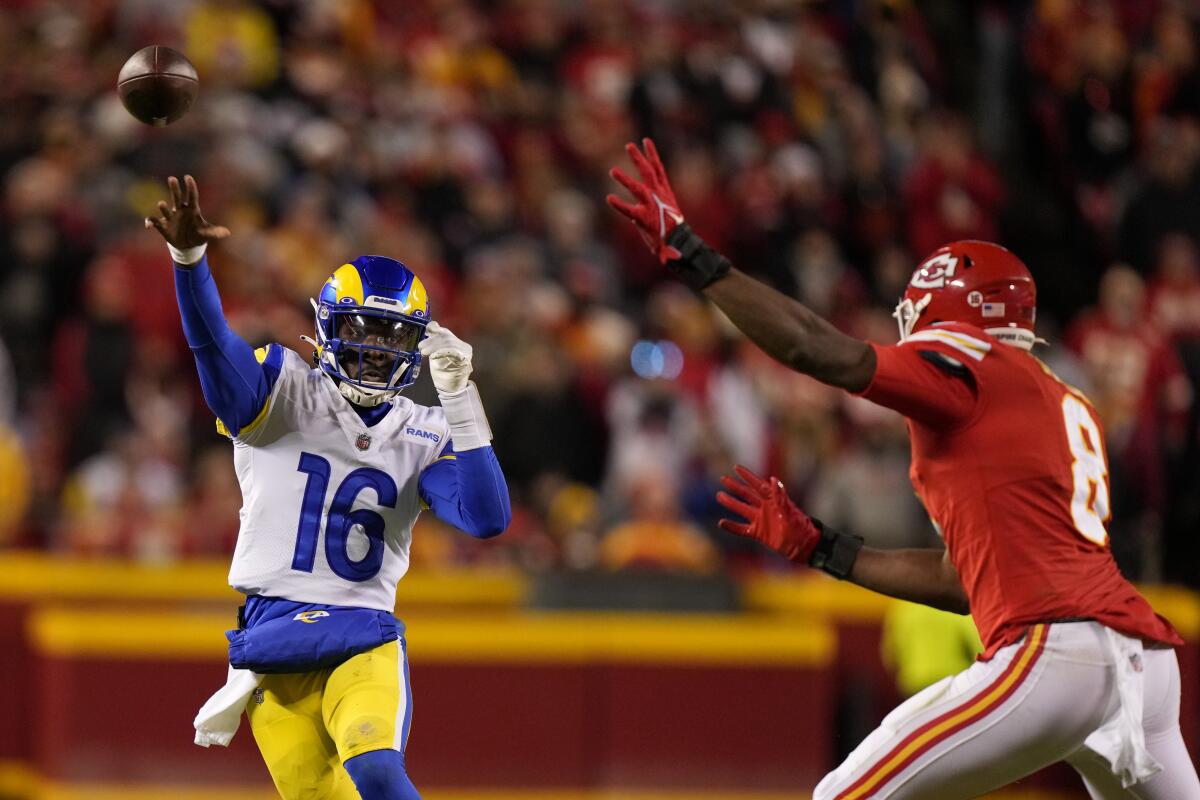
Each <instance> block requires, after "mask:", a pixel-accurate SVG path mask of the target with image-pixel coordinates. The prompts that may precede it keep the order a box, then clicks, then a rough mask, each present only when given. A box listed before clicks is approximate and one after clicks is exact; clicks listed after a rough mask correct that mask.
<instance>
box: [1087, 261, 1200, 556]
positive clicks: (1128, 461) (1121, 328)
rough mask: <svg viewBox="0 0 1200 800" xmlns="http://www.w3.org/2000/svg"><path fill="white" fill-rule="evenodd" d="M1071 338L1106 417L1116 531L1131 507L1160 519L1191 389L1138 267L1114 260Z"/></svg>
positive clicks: (1179, 443)
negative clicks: (1156, 319) (1148, 304)
mask: <svg viewBox="0 0 1200 800" xmlns="http://www.w3.org/2000/svg"><path fill="white" fill-rule="evenodd" d="M1067 343H1068V346H1069V347H1071V349H1072V350H1074V351H1075V352H1076V353H1077V354H1079V357H1080V359H1081V360H1082V362H1083V365H1084V368H1085V370H1086V371H1087V373H1088V376H1089V378H1090V380H1091V383H1092V386H1093V391H1092V395H1091V399H1092V402H1093V404H1094V405H1095V407H1096V410H1097V411H1098V412H1099V414H1100V417H1101V419H1102V420H1103V422H1104V431H1105V438H1106V443H1107V445H1108V459H1109V466H1110V470H1111V475H1112V478H1111V480H1110V485H1111V487H1112V491H1113V494H1114V499H1113V503H1112V507H1113V511H1114V520H1113V527H1114V533H1118V534H1119V533H1120V532H1121V530H1120V529H1121V527H1122V524H1123V523H1124V522H1125V520H1123V519H1122V517H1123V516H1124V515H1127V514H1129V513H1130V512H1131V511H1132V512H1134V513H1135V514H1139V513H1142V512H1144V513H1146V514H1150V515H1153V519H1154V520H1157V518H1158V517H1160V516H1161V514H1162V513H1163V511H1164V510H1165V508H1164V506H1165V500H1166V480H1165V472H1166V465H1167V456H1168V453H1169V452H1171V451H1174V450H1176V449H1178V448H1179V446H1180V445H1181V444H1182V442H1181V441H1180V438H1181V436H1182V434H1183V431H1184V429H1185V426H1186V424H1187V415H1188V411H1189V407H1190V405H1191V400H1192V395H1191V387H1190V386H1189V384H1188V381H1187V377H1186V376H1185V374H1184V372H1183V368H1182V366H1181V364H1180V362H1179V358H1178V356H1177V355H1176V354H1175V352H1174V350H1172V349H1171V348H1170V346H1169V344H1168V342H1167V340H1166V339H1165V338H1163V336H1162V335H1161V334H1160V333H1159V332H1158V331H1157V330H1155V328H1154V326H1153V325H1152V324H1151V323H1150V320H1149V318H1148V316H1147V315H1146V313H1145V285H1144V283H1143V282H1142V279H1141V278H1140V277H1139V276H1138V274H1137V273H1136V272H1134V271H1133V270H1132V269H1130V268H1129V267H1127V266H1124V265H1115V266H1112V267H1110V268H1109V269H1108V271H1107V272H1105V274H1104V277H1103V278H1102V279H1101V282H1100V302H1099V305H1098V306H1097V308H1095V309H1091V310H1088V311H1085V312H1083V313H1082V314H1081V315H1080V316H1079V318H1078V319H1077V320H1076V321H1075V323H1074V324H1073V325H1072V326H1071V328H1070V330H1069V331H1068V333H1067ZM1131 501H1132V502H1131ZM1151 524H1154V523H1151ZM1139 527H1140V525H1139ZM1118 539H1119V536H1118V537H1115V538H1114V543H1118Z"/></svg>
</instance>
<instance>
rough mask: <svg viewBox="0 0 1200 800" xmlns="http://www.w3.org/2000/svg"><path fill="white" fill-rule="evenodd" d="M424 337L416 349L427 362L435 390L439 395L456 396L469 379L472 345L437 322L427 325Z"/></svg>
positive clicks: (465, 386)
mask: <svg viewBox="0 0 1200 800" xmlns="http://www.w3.org/2000/svg"><path fill="white" fill-rule="evenodd" d="M425 334H426V335H425V338H424V339H422V340H421V342H420V343H419V344H418V345H417V349H418V350H420V351H421V355H422V356H424V357H425V360H426V361H428V362H429V375H430V377H432V378H433V385H434V387H436V388H437V391H438V394H439V395H443V394H458V393H459V392H461V391H462V390H463V389H465V388H467V379H468V378H470V377H471V355H472V353H473V351H472V349H471V345H469V344H467V343H466V342H464V341H463V340H462V339H460V338H458V337H457V336H455V335H454V334H453V333H451V332H450V329H449V328H444V327H442V326H441V325H439V324H438V323H436V322H430V323H429V325H428V327H426V328H425Z"/></svg>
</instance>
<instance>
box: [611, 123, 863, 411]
mask: <svg viewBox="0 0 1200 800" xmlns="http://www.w3.org/2000/svg"><path fill="white" fill-rule="evenodd" d="M642 145H643V147H644V148H645V150H646V152H645V154H644V155H643V154H642V152H641V151H639V150H638V148H637V146H636V145H634V144H632V143H630V144H628V145H626V147H625V150H626V152H627V153H628V154H629V157H630V159H632V161H633V163H634V166H635V167H637V170H638V173H639V174H640V176H641V180H640V181H639V180H636V179H634V178H632V177H630V176H629V175H627V174H625V172H623V171H622V170H621V169H620V168H619V167H614V168H613V169H612V170H611V171H610V173H609V174H611V175H612V177H613V179H614V180H616V181H617V182H618V183H620V184H621V185H622V186H624V187H625V188H626V189H628V190H629V193H630V194H632V195H633V197H634V199H635V200H636V201H637V202H636V203H627V202H625V201H624V200H622V199H620V198H619V197H617V196H616V195H611V194H610V195H609V196H608V198H607V199H608V204H609V205H610V206H612V207H613V208H614V209H615V210H617V211H618V212H620V213H621V214H624V215H625V216H626V217H628V218H629V219H630V220H631V221H632V222H633V223H634V225H635V226H637V229H638V232H639V233H640V234H641V235H642V238H643V239H645V241H646V244H647V245H648V246H649V247H650V249H651V250H652V251H653V252H654V253H655V254H656V255H657V256H658V258H659V260H660V261H662V263H663V264H665V265H666V267H667V269H669V270H670V271H671V272H672V273H673V274H675V276H676V277H678V278H679V279H680V280H682V281H683V282H685V283H687V284H688V285H689V286H691V287H692V288H693V289H695V290H697V291H700V292H703V293H704V295H705V297H707V298H708V299H710V300H712V301H713V302H714V303H715V304H716V305H717V307H718V308H720V309H721V310H722V311H724V312H725V314H726V315H727V316H728V317H729V319H730V320H731V321H732V322H733V324H734V325H736V326H737V327H738V328H739V329H741V331H742V332H743V333H745V334H746V335H747V336H748V337H749V338H750V340H751V341H753V342H754V343H755V344H756V345H758V346H759V347H761V348H762V349H763V351H764V352H766V353H767V354H768V355H770V356H772V357H773V358H775V359H777V360H779V361H781V362H783V363H784V364H786V365H788V366H789V367H791V368H792V369H794V370H797V371H798V372H803V373H805V374H807V375H811V376H812V377H814V378H816V379H817V380H819V381H822V382H824V383H827V384H829V385H831V386H837V387H840V388H843V389H848V390H850V391H852V392H860V391H862V390H863V389H866V388H867V386H868V384H870V382H871V377H872V376H873V375H874V374H875V353H874V351H873V350H872V349H871V347H870V345H868V344H867V343H866V342H864V341H861V340H859V339H855V338H854V337H851V336H847V335H846V334H844V333H842V332H841V331H839V330H838V329H837V328H835V327H834V326H833V325H831V324H830V323H829V322H827V321H826V320H824V319H822V318H821V317H819V316H818V315H816V314H814V313H813V312H812V311H811V310H809V309H808V308H806V307H805V306H804V305H803V304H801V303H799V302H797V301H796V300H793V299H792V298H790V297H788V296H787V295H785V294H783V293H782V292H778V291H776V290H775V289H772V288H771V287H769V286H767V285H766V284H764V283H761V282H760V281H757V280H755V279H753V278H751V277H750V276H749V275H746V274H745V273H743V272H741V271H739V270H737V269H735V268H734V267H733V265H731V264H730V263H729V261H728V260H727V259H726V258H725V257H724V256H722V255H721V254H720V253H717V252H716V251H715V250H713V249H712V248H710V247H709V246H708V245H707V244H705V243H704V241H703V240H702V239H701V238H700V237H699V236H697V235H696V234H695V233H694V232H693V231H692V229H691V228H690V227H689V226H688V225H687V223H686V222H684V220H683V213H682V212H681V211H680V210H679V203H678V201H676V199H675V194H674V192H673V191H672V190H671V185H670V183H669V182H668V180H667V173H666V169H665V168H664V167H663V165H662V160H661V159H660V158H659V156H658V151H657V149H656V148H655V146H654V142H653V141H651V140H650V139H644V140H642Z"/></svg>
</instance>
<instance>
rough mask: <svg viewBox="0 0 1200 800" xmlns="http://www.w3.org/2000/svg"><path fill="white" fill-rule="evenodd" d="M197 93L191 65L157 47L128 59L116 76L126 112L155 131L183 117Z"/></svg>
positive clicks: (144, 50) (149, 48) (167, 50)
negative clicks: (152, 127) (151, 126)
mask: <svg viewBox="0 0 1200 800" xmlns="http://www.w3.org/2000/svg"><path fill="white" fill-rule="evenodd" d="M199 91H200V79H199V77H198V76H197V75H196V68H195V67H194V66H192V62H190V61H188V60H187V57H186V56H184V55H183V53H180V52H179V51H178V50H172V49H171V48H170V47H163V46H162V45H157V44H155V45H150V46H149V47H143V48H142V49H141V50H138V51H137V52H136V53H134V54H133V55H132V56H130V58H129V60H128V61H126V62H125V66H123V67H121V73H120V74H119V75H118V76H117V93H118V94H119V95H120V96H121V102H122V103H123V104H124V105H125V110H126V111H128V112H129V113H130V114H132V115H133V116H134V117H136V118H137V119H139V120H141V121H142V122H144V123H146V124H147V125H153V126H155V127H156V128H161V127H163V126H164V125H169V124H170V123H172V122H174V121H175V120H177V119H179V118H180V117H182V116H183V115H184V114H186V113H187V111H188V109H189V108H191V107H192V103H193V102H195V100H196V94H197V92H199Z"/></svg>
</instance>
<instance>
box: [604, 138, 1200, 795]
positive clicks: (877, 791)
mask: <svg viewBox="0 0 1200 800" xmlns="http://www.w3.org/2000/svg"><path fill="white" fill-rule="evenodd" d="M643 146H644V148H645V153H642V152H641V151H639V150H638V148H637V147H636V146H635V145H632V144H631V145H629V146H628V147H627V150H628V153H629V156H630V158H631V159H632V160H633V163H634V165H635V166H636V167H637V170H638V172H639V174H640V176H641V179H640V180H638V179H635V178H633V177H631V176H629V175H628V174H626V173H624V172H623V171H621V170H620V169H619V168H616V169H614V170H613V171H612V176H613V178H615V179H616V180H617V181H618V182H619V183H621V184H622V185H623V186H624V187H625V188H626V189H628V190H629V192H630V193H631V194H632V195H633V198H634V201H635V202H633V203H629V202H626V201H624V200H622V199H620V198H618V197H616V196H613V195H610V196H609V198H608V202H609V204H610V205H611V206H612V207H613V208H614V209H616V210H617V211H619V212H620V213H622V214H624V215H625V216H627V217H629V219H630V220H632V221H633V223H634V224H635V225H636V226H637V228H638V230H639V231H640V232H641V233H642V236H643V238H645V240H646V242H647V244H649V246H650V248H651V249H652V250H653V251H654V252H655V253H656V254H657V255H658V256H659V258H660V260H661V261H662V262H663V263H664V264H665V265H666V267H667V268H668V269H669V270H670V271H671V272H672V273H674V274H675V275H676V276H677V277H678V278H680V279H681V280H683V281H684V282H685V283H687V284H688V285H690V286H691V287H692V288H694V289H696V290H697V291H700V292H702V293H703V294H704V296H705V297H707V298H708V299H709V300H711V301H713V302H714V303H716V305H717V306H718V307H719V308H720V309H721V310H722V311H724V312H725V313H726V314H727V315H728V316H729V318H730V319H731V320H732V321H733V322H734V324H736V325H737V326H738V327H739V328H740V329H741V330H742V331H743V332H744V333H745V334H746V335H747V336H749V337H750V339H751V340H753V341H754V342H755V343H756V344H757V345H758V346H759V347H761V348H762V349H763V350H764V351H766V352H767V353H769V354H770V355H772V356H773V357H775V358H776V359H778V360H780V361H782V362H783V363H784V364H787V365H788V366H790V367H792V368H793V369H796V370H798V371H800V372H803V373H806V374H808V375H811V376H813V377H814V378H816V379H818V380H820V381H822V382H824V383H827V384H829V385H831V386H837V387H840V388H842V389H845V390H846V391H848V392H851V393H853V394H857V395H860V396H862V397H865V398H867V399H868V400H871V401H873V402H875V403H878V404H880V405H883V406H886V407H888V408H892V409H895V410H896V411H899V412H900V413H901V414H903V415H904V416H905V417H906V418H907V420H908V427H909V431H910V434H911V438H912V469H911V477H912V482H913V485H914V486H915V487H916V490H917V494H918V495H919V496H920V497H921V499H922V501H923V502H924V504H925V507H926V509H927V510H928V511H929V513H930V516H931V517H932V518H933V520H934V522H935V525H936V526H937V527H938V529H939V530H940V532H941V533H942V536H943V538H944V540H945V544H946V548H945V550H944V551H942V550H892V551H883V550H875V549H872V548H869V547H864V546H863V542H862V539H860V538H858V537H854V536H850V535H847V534H843V533H839V532H837V531H834V530H832V529H831V528H828V527H826V526H823V525H822V524H821V523H820V522H819V521H817V520H814V519H812V518H810V517H808V516H807V515H806V514H805V513H804V512H802V511H801V510H800V509H799V508H797V507H796V506H795V505H794V504H793V503H792V501H791V500H790V499H789V498H788V496H787V493H786V491H785V490H784V487H783V485H782V484H781V483H780V482H779V481H778V480H777V479H774V478H770V479H764V478H761V477H759V476H757V475H754V474H753V473H751V472H750V471H749V470H746V469H745V468H742V467H738V468H737V477H726V478H725V479H724V485H725V488H726V489H727V492H722V493H721V494H720V495H719V496H718V499H719V500H720V502H721V503H722V504H723V505H724V506H725V507H726V508H728V509H730V510H731V511H733V512H734V513H735V514H737V515H738V516H740V517H743V518H744V519H745V521H744V522H741V521H736V520H732V519H726V520H722V521H721V525H722V527H724V528H725V529H727V530H729V531H732V532H733V533H737V534H741V535H743V536H749V537H752V538H754V539H757V540H759V541H760V542H762V543H764V544H766V545H767V546H769V547H771V548H773V549H775V550H777V551H779V552H780V553H782V554H784V555H785V556H787V557H788V558H790V559H791V560H793V561H795V562H798V563H801V564H808V565H811V566H813V567H816V568H818V569H822V570H824V571H825V572H828V573H830V574H832V575H833V576H835V577H837V578H840V579H844V580H850V581H852V582H854V583H857V584H859V585H860V586H864V587H866V588H868V589H872V590H874V591H877V592H880V593H882V594H886V595H891V596H893V597H899V598H903V599H905V600H912V601H916V602H920V603H926V604H928V605H931V606H935V607H938V608H945V609H950V610H953V611H957V612H959V613H970V614H971V615H972V616H973V617H974V620H975V624H976V626H977V627H978V628H979V634H980V637H981V638H982V639H983V642H984V645H985V647H986V652H985V653H984V655H983V656H982V658H981V660H980V661H978V662H977V663H975V664H974V665H972V666H971V667H970V668H969V669H967V670H966V671H964V672H962V673H960V674H958V675H955V676H952V677H950V678H946V679H945V680H943V681H941V682H939V683H936V684H934V685H933V686H931V687H929V688H928V689H926V690H924V691H922V692H920V693H918V694H917V695H915V696H914V697H912V698H910V699H909V700H908V701H906V702H905V703H903V704H902V705H901V706H899V707H898V708H897V709H895V710H894V711H893V712H892V713H891V714H889V715H888V716H887V718H885V719H884V721H883V723H882V724H881V725H880V727H879V728H878V729H877V730H876V731H874V732H873V733H872V734H871V735H870V736H868V737H867V738H866V739H865V740H864V741H863V742H862V743H861V744H860V745H859V747H858V748H857V749H856V750H855V751H854V752H853V753H852V754H851V755H850V756H849V758H847V759H846V761H845V762H844V763H842V764H841V766H839V767H838V768H837V769H835V770H834V771H833V772H831V773H830V774H829V775H827V776H826V777H825V779H824V780H822V781H821V783H820V784H819V785H818V786H817V788H816V790H815V792H814V794H813V797H814V798H816V800H863V799H864V798H928V799H930V800H954V799H955V798H971V797H976V796H978V795H980V794H983V793H984V792H987V791H990V790H992V789H995V788H997V787H1000V786H1004V785H1006V784H1009V783H1011V782H1013V781H1015V780H1017V779H1019V778H1021V777H1022V776H1024V775H1028V774H1029V773H1031V772H1034V771H1035V770H1037V769H1040V768H1041V767H1043V766H1046V765H1047V764H1051V763H1053V762H1056V761H1062V760H1065V761H1067V762H1069V763H1070V764H1071V765H1072V766H1073V767H1074V768H1075V769H1076V770H1077V771H1078V772H1079V773H1080V775H1081V776H1082V777H1083V780H1084V783H1085V784H1086V786H1087V789H1088V791H1089V792H1090V793H1091V795H1092V797H1093V798H1103V799H1104V800H1111V799H1113V798H1137V799H1138V800H1197V799H1198V798H1200V780H1197V776H1196V770H1195V768H1194V766H1193V765H1192V762H1191V760H1190V758H1189V757H1188V753H1187V750H1186V748H1185V746H1184V743H1183V738H1182V735H1181V733H1180V729H1179V699H1180V681H1179V665H1178V661H1177V659H1176V657H1175V652H1174V649H1173V648H1174V647H1175V646H1177V645H1179V644H1181V643H1182V641H1181V640H1180V638H1179V635H1178V634H1177V633H1176V632H1175V629H1174V628H1172V627H1171V625H1170V623H1169V622H1167V621H1166V620H1165V619H1163V618H1162V617H1159V616H1157V615H1156V614H1155V613H1154V610H1153V609H1152V608H1151V607H1150V604H1149V603H1147V602H1146V600H1145V599H1144V598H1143V597H1142V596H1141V595H1140V594H1138V592H1137V590H1136V589H1134V587H1133V586H1132V585H1131V584H1130V583H1129V582H1128V581H1126V580H1125V579H1124V578H1123V577H1122V576H1121V574H1120V572H1119V571H1118V569H1117V566H1116V563H1115V562H1114V561H1113V558H1112V555H1111V552H1110V550H1109V547H1108V534H1107V531H1106V529H1105V523H1106V521H1107V519H1108V516H1109V508H1108V498H1109V495H1108V467H1107V462H1106V456H1105V451H1104V440H1103V436H1102V435H1101V428H1100V423H1099V421H1098V420H1097V418H1096V414H1095V412H1094V411H1093V409H1092V407H1091V406H1090V404H1089V403H1088V401H1087V399H1086V398H1085V397H1084V396H1083V395H1082V394H1080V393H1079V391H1077V390H1076V389H1073V388H1072V387H1070V386H1067V385H1066V384H1064V383H1062V382H1061V381H1060V380H1058V378H1056V377H1055V376H1054V374H1053V373H1052V372H1051V371H1050V370H1049V369H1048V368H1047V367H1046V366H1045V365H1044V364H1042V362H1041V361H1039V360H1038V359H1037V358H1035V357H1034V356H1033V355H1032V353H1031V352H1030V350H1031V348H1032V347H1033V345H1034V343H1035V341H1037V340H1036V338H1035V335H1034V314H1035V307H1036V294H1035V287H1034V282H1033V278H1032V277H1031V275H1030V274H1029V271H1028V270H1027V269H1026V268H1025V265H1024V264H1022V263H1021V261H1020V260H1019V259H1017V258H1016V256H1014V255H1013V254H1012V253H1010V252H1009V251H1007V250H1005V249H1004V248H1002V247H1000V246H998V245H995V244H990V243H987V242H955V243H954V244H951V245H948V246H946V247H943V248H941V249H939V250H937V251H936V252H935V253H933V254H932V255H931V256H929V257H928V258H927V259H926V260H925V261H924V262H923V263H922V264H921V265H920V267H919V268H918V269H917V271H916V272H915V273H914V275H913V277H912V281H911V283H910V284H909V286H908V288H907V290H906V291H905V293H904V297H903V298H902V300H901V302H900V305H899V306H898V307H897V309H896V317H897V319H898V321H899V323H900V333H901V341H900V343H899V344H898V345H895V346H880V345H876V344H871V343H868V342H864V341H860V340H858V339H855V338H852V337H850V336H847V335H845V334H843V333H841V332H840V331H838V330H837V329H836V328H834V327H833V326H832V325H830V324H829V323H828V322H826V321H825V320H823V319H821V318H820V317H818V316H817V315H816V314H814V313H813V312H812V311H810V310H809V309H807V308H805V307H804V306H803V305H801V304H800V303H798V302H796V301H795V300H792V299H791V298H789V297H787V296H785V295H783V294H780V293H779V292H777V291H775V290H773V289H771V288H769V287H767V286H766V285H764V284H762V283H759V282H758V281H756V280H754V279H752V278H750V277H749V276H747V275H746V274H744V273H742V272H740V271H739V270H737V269H734V268H733V267H732V266H731V265H730V263H729V261H728V260H726V259H725V258H724V257H723V256H722V255H720V254H719V253H717V252H716V251H714V250H712V249H711V248H710V247H708V245H706V244H705V243H704V241H703V240H701V239H700V238H699V237H698V236H697V235H696V234H695V233H694V232H693V231H692V230H691V229H690V228H689V227H688V225H687V224H686V223H685V222H684V218H683V214H682V212H681V211H680V209H679V205H678V203H677V202H676V200H675V197H674V194H673V192H672V191H671V187H670V184H669V182H668V180H667V175H666V171H665V170H664V169H663V165H662V162H661V161H660V160H659V157H658V154H657V152H656V151H655V148H654V144H653V142H651V141H650V140H648V139H647V140H644V142H643Z"/></svg>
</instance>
